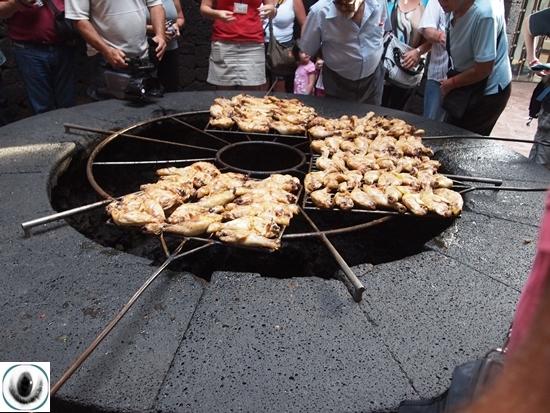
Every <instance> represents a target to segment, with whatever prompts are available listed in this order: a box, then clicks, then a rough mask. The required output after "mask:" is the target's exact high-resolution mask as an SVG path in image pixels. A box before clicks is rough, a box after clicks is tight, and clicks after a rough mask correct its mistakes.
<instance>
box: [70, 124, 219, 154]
mask: <svg viewBox="0 0 550 413" xmlns="http://www.w3.org/2000/svg"><path fill="white" fill-rule="evenodd" d="M63 126H64V127H65V132H69V131H70V130H71V129H74V130H81V131H85V132H94V133H100V134H102V135H115V134H116V136H124V137H125V138H131V139H136V140H140V141H145V142H152V143H161V144H163V145H170V146H179V147H182V148H191V149H199V150H203V151H208V152H217V151H218V150H217V149H212V148H205V147H204V146H197V145H189V144H187V143H180V142H171V141H165V140H163V139H154V138H147V137H145V136H139V135H133V134H130V133H118V132H115V131H108V130H104V129H98V128H89V127H87V126H80V125H73V124H72V123H65V124H64V125H63Z"/></svg>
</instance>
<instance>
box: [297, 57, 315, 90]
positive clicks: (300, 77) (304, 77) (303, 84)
mask: <svg viewBox="0 0 550 413" xmlns="http://www.w3.org/2000/svg"><path fill="white" fill-rule="evenodd" d="M311 73H315V64H314V63H313V62H309V63H308V64H307V65H299V66H298V68H297V69H296V73H295V74H294V93H295V94H297V95H309V94H310V93H307V85H308V83H309V75H310V74H311ZM312 92H313V91H312Z"/></svg>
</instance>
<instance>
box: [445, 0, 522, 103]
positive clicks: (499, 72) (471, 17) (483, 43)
mask: <svg viewBox="0 0 550 413" xmlns="http://www.w3.org/2000/svg"><path fill="white" fill-rule="evenodd" d="M449 31H450V35H449V38H448V39H447V41H448V42H449V44H450V45H451V56H452V60H453V64H454V67H455V69H456V70H458V71H459V72H463V71H465V70H468V69H470V68H471V67H473V66H474V64H475V63H476V62H478V63H484V62H494V65H493V71H492V72H491V74H490V75H489V79H487V87H486V88H485V94H486V95H492V94H495V93H498V92H499V91H500V90H502V89H504V88H505V87H506V86H508V85H509V84H510V82H511V81H512V69H511V68H510V60H509V59H508V37H507V36H506V22H505V19H504V4H503V3H502V2H500V1H496V0H493V1H488V0H475V3H474V4H473V5H472V7H470V8H469V9H468V11H467V12H466V13H465V14H464V15H463V16H462V17H460V18H458V19H456V22H455V24H454V25H451V26H450V30H449Z"/></svg>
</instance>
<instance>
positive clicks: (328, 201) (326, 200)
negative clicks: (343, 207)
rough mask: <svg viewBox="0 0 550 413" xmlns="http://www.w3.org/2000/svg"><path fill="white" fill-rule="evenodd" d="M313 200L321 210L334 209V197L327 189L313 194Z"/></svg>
mask: <svg viewBox="0 0 550 413" xmlns="http://www.w3.org/2000/svg"><path fill="white" fill-rule="evenodd" d="M310 196H311V200H312V201H313V203H314V204H315V206H318V207H319V208H332V205H333V202H332V195H331V193H330V192H329V191H328V190H327V188H323V189H318V190H317V191H313V192H312V193H311V195H310Z"/></svg>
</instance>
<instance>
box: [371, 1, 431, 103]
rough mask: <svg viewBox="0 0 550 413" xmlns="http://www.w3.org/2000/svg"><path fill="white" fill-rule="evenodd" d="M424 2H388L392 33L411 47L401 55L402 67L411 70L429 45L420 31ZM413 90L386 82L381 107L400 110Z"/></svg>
mask: <svg viewBox="0 0 550 413" xmlns="http://www.w3.org/2000/svg"><path fill="white" fill-rule="evenodd" d="M426 3H427V1H426V0H393V1H388V16H390V21H391V26H392V33H393V34H394V36H396V37H397V39H398V40H400V41H401V42H403V43H405V44H406V45H408V46H410V47H412V50H409V51H408V52H407V53H405V54H404V55H403V66H404V67H405V68H406V69H412V68H414V67H416V66H417V65H418V62H419V61H420V57H421V56H422V55H423V54H424V53H426V52H427V51H428V50H430V48H431V45H430V43H428V42H427V41H426V40H425V39H424V38H423V37H422V33H421V31H420V21H421V20H422V14H423V13H424V6H425V4H426ZM413 91H414V88H409V89H406V88H402V87H399V86H397V85H394V84H392V83H390V82H387V83H386V84H385V85H384V94H383V96H382V106H386V107H388V108H392V109H398V110H401V109H403V108H404V107H405V104H406V103H407V100H409V98H410V97H411V95H412V93H413Z"/></svg>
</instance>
